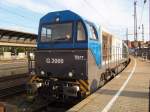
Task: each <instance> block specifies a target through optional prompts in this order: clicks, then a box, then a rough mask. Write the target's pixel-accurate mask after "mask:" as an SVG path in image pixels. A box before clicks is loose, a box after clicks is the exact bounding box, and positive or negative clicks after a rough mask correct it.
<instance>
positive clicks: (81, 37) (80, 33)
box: [77, 22, 86, 41]
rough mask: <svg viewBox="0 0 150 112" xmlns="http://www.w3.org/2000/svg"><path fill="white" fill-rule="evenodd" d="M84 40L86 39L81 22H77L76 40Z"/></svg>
mask: <svg viewBox="0 0 150 112" xmlns="http://www.w3.org/2000/svg"><path fill="white" fill-rule="evenodd" d="M84 40H86V36H85V29H84V27H83V24H82V23H81V22H78V26H77V41H84Z"/></svg>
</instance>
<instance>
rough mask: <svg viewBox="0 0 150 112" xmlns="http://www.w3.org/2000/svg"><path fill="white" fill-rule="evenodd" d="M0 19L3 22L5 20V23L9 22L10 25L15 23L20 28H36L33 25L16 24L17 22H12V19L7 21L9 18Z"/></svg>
mask: <svg viewBox="0 0 150 112" xmlns="http://www.w3.org/2000/svg"><path fill="white" fill-rule="evenodd" d="M1 21H3V22H4V23H5V22H7V23H9V24H11V25H16V26H18V27H21V28H29V29H37V28H36V27H33V26H28V25H22V24H17V23H14V22H12V21H9V20H1Z"/></svg>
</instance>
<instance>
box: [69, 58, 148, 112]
mask: <svg viewBox="0 0 150 112" xmlns="http://www.w3.org/2000/svg"><path fill="white" fill-rule="evenodd" d="M149 86H150V62H145V61H143V60H141V59H137V58H133V57H131V62H130V64H129V65H128V67H127V68H126V69H125V70H124V71H123V72H122V73H120V74H119V75H118V76H116V77H115V78H114V79H112V80H111V81H110V82H108V83H107V84H106V85H105V86H103V87H102V88H100V89H99V90H97V91H96V92H95V93H94V94H92V95H90V96H89V97H87V98H86V99H85V100H83V101H81V102H80V103H78V104H77V105H75V106H74V107H72V108H71V109H69V110H68V111H67V112H149V108H150V107H149V105H150V104H149V102H150V99H149V95H150V93H149V92H150V91H149Z"/></svg>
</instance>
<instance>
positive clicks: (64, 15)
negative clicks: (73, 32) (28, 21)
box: [40, 10, 85, 23]
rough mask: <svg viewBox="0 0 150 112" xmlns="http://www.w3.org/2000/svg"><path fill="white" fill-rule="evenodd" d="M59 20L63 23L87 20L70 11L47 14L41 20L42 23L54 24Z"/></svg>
mask: <svg viewBox="0 0 150 112" xmlns="http://www.w3.org/2000/svg"><path fill="white" fill-rule="evenodd" d="M57 18H59V20H60V21H61V22H63V21H64V22H65V21H73V20H85V19H84V18H83V17H81V16H80V15H78V14H77V13H74V12H72V11H70V10H63V11H55V12H50V13H48V14H46V15H45V16H44V17H42V18H41V20H40V22H41V23H53V22H56V19H57Z"/></svg>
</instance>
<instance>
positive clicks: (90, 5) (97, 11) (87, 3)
mask: <svg viewBox="0 0 150 112" xmlns="http://www.w3.org/2000/svg"><path fill="white" fill-rule="evenodd" d="M83 1H84V3H86V5H87V6H88V7H90V8H91V9H92V10H94V11H95V12H96V13H97V14H98V16H100V17H102V18H104V19H105V21H106V23H107V25H109V24H110V22H109V21H108V20H107V19H106V18H105V17H104V16H103V15H102V14H101V13H100V12H99V10H97V9H96V8H95V7H94V6H93V5H92V4H90V3H89V2H88V1H87V0H83Z"/></svg>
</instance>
